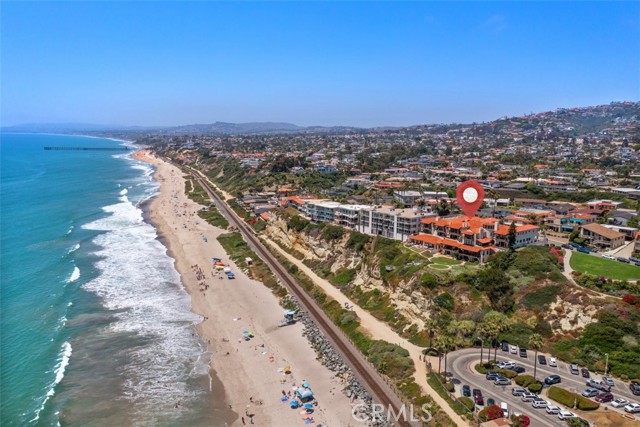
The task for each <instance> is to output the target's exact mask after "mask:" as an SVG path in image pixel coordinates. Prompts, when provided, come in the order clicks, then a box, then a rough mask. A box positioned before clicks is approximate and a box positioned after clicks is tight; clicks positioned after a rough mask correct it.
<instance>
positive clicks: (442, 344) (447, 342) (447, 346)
mask: <svg viewBox="0 0 640 427" xmlns="http://www.w3.org/2000/svg"><path fill="white" fill-rule="evenodd" d="M453 345H454V343H453V338H452V337H451V336H449V335H438V336H437V337H436V348H437V349H438V351H439V353H440V356H442V354H444V382H447V353H449V350H451V349H452V348H453ZM438 373H440V364H438Z"/></svg>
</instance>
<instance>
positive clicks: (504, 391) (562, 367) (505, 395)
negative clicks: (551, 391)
mask: <svg viewBox="0 0 640 427" xmlns="http://www.w3.org/2000/svg"><path fill="white" fill-rule="evenodd" d="M539 354H543V353H539ZM483 356H484V357H483V359H484V361H486V358H487V349H485V350H484V352H483ZM545 356H546V357H547V359H548V358H549V355H545ZM491 358H492V359H493V352H492V353H491ZM447 359H448V366H447V370H448V371H449V372H451V373H452V374H453V379H454V381H455V382H457V384H456V393H457V394H458V395H461V389H462V385H464V384H468V385H469V386H470V387H471V388H472V389H473V388H479V389H480V390H482V393H483V395H484V400H485V402H486V400H487V399H488V398H490V397H491V398H493V399H494V400H495V401H496V404H498V405H499V404H500V402H506V403H507V405H509V409H510V411H511V412H513V411H516V412H521V413H523V414H525V415H527V416H529V417H531V420H532V421H534V420H535V421H534V422H535V425H542V426H549V427H551V426H564V425H566V423H565V422H564V421H561V420H560V419H559V418H558V416H557V415H549V414H547V412H546V411H545V410H544V409H543V408H534V407H533V406H531V403H526V402H522V400H521V399H520V397H517V396H513V395H512V394H511V389H512V388H513V387H516V386H517V385H516V384H515V383H513V384H512V385H510V386H497V385H494V383H493V381H487V380H486V379H485V377H484V375H481V374H479V373H477V372H476V371H475V369H473V367H474V366H475V365H476V364H477V363H479V361H480V349H479V348H473V349H463V350H458V351H455V352H452V353H449V355H448V357H447ZM497 359H498V361H503V360H504V361H506V360H513V361H515V362H516V363H517V364H519V365H522V366H524V367H525V368H526V372H525V373H527V374H530V375H533V365H534V352H532V351H529V352H528V357H527V358H523V357H520V356H519V355H517V354H511V353H507V352H503V351H501V350H500V349H498V352H497ZM552 374H556V375H560V377H561V378H562V382H561V383H560V384H557V385H558V386H560V387H562V388H564V389H567V390H570V391H573V392H577V393H582V391H584V389H586V388H587V385H586V381H587V379H586V378H583V377H582V376H581V375H573V374H571V373H570V371H569V364H567V363H564V362H561V361H558V366H557V367H555V368H553V367H550V366H549V365H540V364H538V368H537V372H536V377H537V378H538V379H539V380H543V379H544V378H545V377H547V376H548V375H552ZM591 378H596V379H600V378H601V377H600V375H593V374H592V375H591ZM456 380H457V381H456ZM614 382H615V386H614V387H612V389H611V393H613V395H614V398H618V397H622V398H624V399H627V400H629V401H632V402H638V401H640V397H639V396H634V395H633V394H632V393H631V391H630V390H629V387H628V383H623V382H621V381H617V380H614ZM543 398H544V399H545V400H547V401H550V402H552V403H553V404H556V403H555V402H553V401H551V400H550V399H547V398H546V397H545V396H543ZM556 405H557V406H561V405H558V404H556ZM605 405H606V406H608V407H609V410H615V411H618V412H621V413H624V412H623V411H622V408H619V409H615V408H613V407H611V406H610V404H605ZM532 424H533V422H532Z"/></svg>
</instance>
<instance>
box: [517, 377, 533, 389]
mask: <svg viewBox="0 0 640 427" xmlns="http://www.w3.org/2000/svg"><path fill="white" fill-rule="evenodd" d="M515 382H516V384H518V385H519V386H520V387H529V385H530V384H531V383H533V377H532V376H531V375H518V376H517V377H516V378H515Z"/></svg>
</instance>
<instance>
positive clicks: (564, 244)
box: [560, 243, 573, 251]
mask: <svg viewBox="0 0 640 427" xmlns="http://www.w3.org/2000/svg"><path fill="white" fill-rule="evenodd" d="M560 246H561V247H563V248H564V249H569V250H571V251H572V250H573V246H571V245H570V244H568V243H563V244H562V245H560Z"/></svg>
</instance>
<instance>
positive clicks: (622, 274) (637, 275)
mask: <svg viewBox="0 0 640 427" xmlns="http://www.w3.org/2000/svg"><path fill="white" fill-rule="evenodd" d="M571 268H573V269H574V270H576V271H580V272H582V273H588V274H593V275H594V276H605V277H609V278H611V279H615V280H638V279H640V267H637V266H635V265H630V264H623V263H621V262H618V261H612V260H609V259H605V258H599V257H597V256H593V255H587V254H583V253H580V252H574V253H573V254H571Z"/></svg>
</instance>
